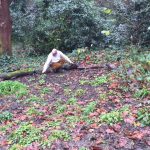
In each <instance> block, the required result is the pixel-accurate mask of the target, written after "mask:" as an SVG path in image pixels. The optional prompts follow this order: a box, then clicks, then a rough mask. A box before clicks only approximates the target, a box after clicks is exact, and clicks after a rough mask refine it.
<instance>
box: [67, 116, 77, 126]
mask: <svg viewBox="0 0 150 150" xmlns="http://www.w3.org/2000/svg"><path fill="white" fill-rule="evenodd" d="M66 120H67V123H69V124H72V125H75V124H76V123H77V122H78V121H80V118H79V117H78V116H68V117H66Z"/></svg>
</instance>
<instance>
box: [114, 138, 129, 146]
mask: <svg viewBox="0 0 150 150" xmlns="http://www.w3.org/2000/svg"><path fill="white" fill-rule="evenodd" d="M126 144H127V139H126V138H124V137H122V138H120V139H119V141H118V144H117V145H116V147H117V148H121V147H124V146H125V145H126Z"/></svg>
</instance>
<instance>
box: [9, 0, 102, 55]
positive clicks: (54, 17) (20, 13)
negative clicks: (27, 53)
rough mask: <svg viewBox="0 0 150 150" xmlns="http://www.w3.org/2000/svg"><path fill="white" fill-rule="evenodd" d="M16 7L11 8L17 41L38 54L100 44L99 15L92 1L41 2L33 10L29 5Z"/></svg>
mask: <svg viewBox="0 0 150 150" xmlns="http://www.w3.org/2000/svg"><path fill="white" fill-rule="evenodd" d="M45 3H46V4H45ZM14 4H15V3H14ZM17 4H18V5H17V6H15V5H12V7H11V8H12V16H13V21H14V26H13V27H14V29H13V31H14V34H13V35H14V38H15V39H17V40H18V41H21V42H24V45H30V46H32V47H33V49H35V50H36V52H40V53H41V52H42V53H44V52H49V50H50V49H52V48H54V47H55V48H58V49H60V50H73V49H76V48H78V47H86V46H88V47H89V46H90V45H91V44H92V43H93V44H96V43H99V42H100V38H101V35H100V29H101V23H100V11H98V10H99V8H98V7H97V6H96V5H95V3H94V2H92V1H86V0H76V1H74V0H59V1H46V2H45V1H43V0H38V1H35V2H33V3H31V4H30V5H31V6H30V7H29V6H28V3H27V1H26V2H24V3H22V2H18V3H17ZM20 7H21V8H22V9H20ZM31 10H32V13H31ZM35 10H36V11H35ZM25 14H27V15H25ZM26 31H29V32H26Z"/></svg>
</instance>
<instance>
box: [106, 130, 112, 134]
mask: <svg viewBox="0 0 150 150" xmlns="http://www.w3.org/2000/svg"><path fill="white" fill-rule="evenodd" d="M106 132H107V133H108V134H112V133H114V130H112V129H107V130H106Z"/></svg>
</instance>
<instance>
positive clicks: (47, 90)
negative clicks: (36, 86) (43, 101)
mask: <svg viewBox="0 0 150 150" xmlns="http://www.w3.org/2000/svg"><path fill="white" fill-rule="evenodd" d="M40 92H41V93H42V94H50V93H51V92H52V90H51V89H49V88H48V87H45V88H42V89H41V91H40Z"/></svg>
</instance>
